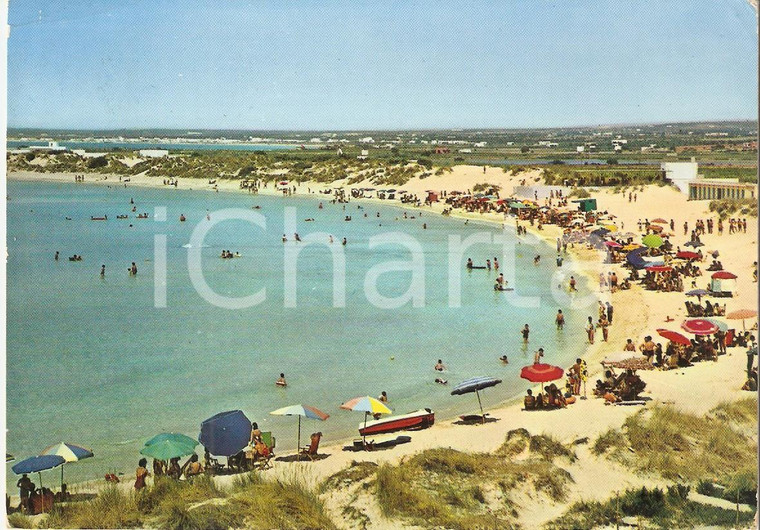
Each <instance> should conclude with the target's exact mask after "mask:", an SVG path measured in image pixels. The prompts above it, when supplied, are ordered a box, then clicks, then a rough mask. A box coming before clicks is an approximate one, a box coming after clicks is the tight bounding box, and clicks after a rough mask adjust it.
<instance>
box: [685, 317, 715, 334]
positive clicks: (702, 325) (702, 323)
mask: <svg viewBox="0 0 760 530" xmlns="http://www.w3.org/2000/svg"><path fill="white" fill-rule="evenodd" d="M681 328H682V329H683V330H685V331H687V332H689V333H691V334H693V335H712V334H713V333H715V332H716V331H718V326H716V325H715V324H713V323H712V322H710V321H709V320H705V319H704V318H691V319H689V320H685V321H684V322H683V324H681Z"/></svg>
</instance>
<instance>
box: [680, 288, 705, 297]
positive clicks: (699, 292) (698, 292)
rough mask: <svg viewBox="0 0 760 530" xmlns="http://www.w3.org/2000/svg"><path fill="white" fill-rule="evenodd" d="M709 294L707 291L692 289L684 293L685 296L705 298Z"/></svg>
mask: <svg viewBox="0 0 760 530" xmlns="http://www.w3.org/2000/svg"><path fill="white" fill-rule="evenodd" d="M708 294H710V291H708V290H707V289H693V290H691V291H689V292H688V293H686V296H707V295H708Z"/></svg>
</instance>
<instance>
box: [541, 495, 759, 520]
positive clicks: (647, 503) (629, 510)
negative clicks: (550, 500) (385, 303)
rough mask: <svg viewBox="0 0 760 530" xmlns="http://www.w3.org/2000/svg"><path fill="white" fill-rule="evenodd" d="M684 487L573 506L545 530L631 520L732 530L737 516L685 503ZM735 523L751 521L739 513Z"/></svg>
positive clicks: (744, 513) (735, 513)
mask: <svg viewBox="0 0 760 530" xmlns="http://www.w3.org/2000/svg"><path fill="white" fill-rule="evenodd" d="M688 491H689V490H688V487H685V486H679V485H676V486H671V487H669V488H667V490H662V489H659V488H652V489H647V488H639V489H631V490H626V491H624V492H623V493H622V494H620V495H617V496H613V497H611V498H610V499H608V500H606V501H604V502H596V501H592V502H588V501H580V502H576V503H574V504H573V505H571V506H570V508H568V510H567V511H566V512H565V513H564V514H563V515H562V516H560V517H559V518H557V519H555V520H554V521H552V522H550V523H548V524H547V525H546V526H545V528H547V530H560V529H562V530H566V529H570V528H572V529H575V528H578V529H581V528H596V527H601V526H606V525H615V524H617V523H620V522H621V520H622V518H624V517H634V518H637V519H639V520H640V521H641V523H642V524H645V527H647V528H652V527H654V528H663V529H670V528H695V527H706V526H721V527H726V528H731V527H734V525H735V524H736V522H737V512H736V511H734V510H727V509H724V508H719V507H716V506H711V505H707V504H701V503H698V502H694V501H691V500H689V499H688V497H687V496H688ZM738 519H739V521H738V522H739V523H740V524H741V523H748V522H750V521H752V520H753V514H752V513H751V512H746V511H744V512H739V515H738Z"/></svg>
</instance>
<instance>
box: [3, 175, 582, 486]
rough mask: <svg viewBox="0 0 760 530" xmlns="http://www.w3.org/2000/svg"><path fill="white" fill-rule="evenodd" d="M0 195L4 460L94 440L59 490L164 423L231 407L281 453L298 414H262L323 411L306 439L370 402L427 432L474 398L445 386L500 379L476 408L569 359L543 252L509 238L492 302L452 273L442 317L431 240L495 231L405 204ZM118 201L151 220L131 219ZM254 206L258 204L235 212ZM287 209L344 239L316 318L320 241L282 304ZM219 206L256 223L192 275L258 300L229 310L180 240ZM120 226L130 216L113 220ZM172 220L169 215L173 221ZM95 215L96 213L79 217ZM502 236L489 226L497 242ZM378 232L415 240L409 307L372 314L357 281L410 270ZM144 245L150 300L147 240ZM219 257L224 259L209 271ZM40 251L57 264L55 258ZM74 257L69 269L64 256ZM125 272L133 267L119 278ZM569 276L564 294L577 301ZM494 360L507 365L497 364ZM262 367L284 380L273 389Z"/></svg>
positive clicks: (76, 189) (351, 422) (443, 292)
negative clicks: (416, 290)
mask: <svg viewBox="0 0 760 530" xmlns="http://www.w3.org/2000/svg"><path fill="white" fill-rule="evenodd" d="M8 195H9V200H8V202H7V206H8V236H7V237H8V241H7V244H8V268H7V403H6V404H7V428H8V431H7V450H8V452H10V453H12V454H14V455H15V456H16V457H17V458H18V459H20V458H24V457H26V456H30V455H34V454H37V453H38V452H39V451H40V450H42V449H43V448H44V447H46V446H47V445H50V444H52V443H54V442H58V441H67V442H72V443H76V444H81V445H84V446H87V447H90V448H92V449H93V451H94V452H95V455H96V456H95V458H92V459H89V460H85V461H83V462H79V463H76V464H73V465H68V466H66V470H65V473H66V477H67V481H70V482H75V481H81V480H89V479H93V478H97V477H102V476H103V475H104V474H105V473H106V472H125V473H131V472H133V471H134V468H135V466H136V463H137V460H138V459H139V455H138V450H139V449H140V448H141V447H142V444H143V443H144V441H145V440H146V439H147V438H149V437H150V436H152V435H154V434H157V433H159V432H163V431H176V432H182V433H185V434H188V435H190V436H193V437H197V434H198V430H199V425H200V422H201V421H202V420H204V419H205V418H207V417H209V416H211V415H213V414H215V413H217V412H220V411H223V410H229V409H237V408H240V409H242V410H243V411H244V412H245V413H246V414H247V415H248V417H249V418H251V419H252V420H254V421H257V422H258V423H259V426H260V427H261V428H262V430H272V431H274V433H275V436H276V437H277V440H278V442H277V445H278V450H279V453H280V454H282V453H284V452H285V451H287V450H289V449H293V448H295V444H296V442H295V430H296V425H295V424H296V419H295V418H287V417H286V418H282V417H274V416H270V415H269V414H268V412H269V411H272V410H275V409H277V408H279V407H282V406H285V405H289V404H295V403H305V404H309V405H313V406H315V407H317V408H319V409H321V410H323V411H325V412H327V413H328V414H330V415H331V417H330V418H329V419H328V420H327V421H326V422H313V421H311V420H304V422H303V423H304V424H303V438H304V439H305V438H306V437H307V436H308V434H309V433H310V432H313V431H316V430H320V431H322V432H323V433H324V438H323V440H324V442H325V443H327V444H330V443H333V442H336V441H338V440H341V439H350V438H351V437H353V436H355V435H356V427H357V425H358V424H359V422H360V421H361V420H362V417H363V416H362V414H361V413H352V412H348V411H344V410H340V409H339V408H338V406H339V405H340V403H342V402H343V401H346V400H348V399H350V398H353V397H356V396H359V395H366V394H369V395H372V396H377V395H379V394H380V392H381V391H382V390H385V391H387V393H388V396H389V397H390V406H391V407H392V408H393V409H394V410H395V411H396V412H398V413H405V412H408V411H411V410H416V409H418V408H421V407H431V408H433V409H434V410H435V411H436V415H437V418H438V419H439V420H440V419H443V418H447V417H452V416H453V415H455V414H461V413H471V412H474V411H476V410H477V400H476V398H475V396H474V395H465V396H451V395H450V394H449V393H450V391H451V389H452V387H453V386H454V385H455V384H457V383H458V382H460V381H462V380H464V379H467V378H469V377H473V376H478V375H491V376H497V377H500V378H502V379H503V380H504V382H503V384H501V385H499V386H497V387H495V388H492V389H488V390H486V391H485V392H483V393H482V398H483V404H484V406H486V407H492V406H494V405H496V404H498V403H500V402H503V401H505V400H507V399H509V398H511V397H513V396H515V395H518V394H521V393H523V392H524V390H525V388H526V387H527V386H528V384H527V382H525V381H523V380H521V379H519V371H520V368H521V367H522V366H523V365H524V364H526V363H528V362H531V361H532V356H533V351H534V350H535V349H537V348H538V347H540V346H543V347H544V348H545V350H546V360H547V362H550V363H552V364H558V365H560V366H569V365H570V364H571V363H572V361H573V360H574V359H575V357H577V356H578V355H579V354H580V353H581V351H582V349H583V344H584V332H583V322H584V320H585V317H586V314H585V312H579V313H577V314H574V313H573V312H571V311H570V310H569V309H567V308H566V310H565V313H566V320H567V323H566V327H565V330H564V331H563V332H558V331H557V330H556V329H555V326H554V324H553V322H554V315H555V314H556V311H557V308H558V305H557V303H556V302H555V301H554V300H553V299H552V297H551V296H550V294H549V287H550V285H551V283H552V281H553V280H552V274H554V273H555V271H556V270H557V267H556V265H555V263H554V259H553V258H554V255H555V252H554V249H553V248H552V247H551V246H549V245H546V244H545V243H542V242H539V241H538V240H536V239H534V238H528V239H527V240H526V241H524V242H521V243H520V244H519V245H517V249H518V250H517V253H516V256H515V265H514V274H515V279H514V281H513V282H510V286H512V287H515V288H516V293H498V292H494V291H493V289H492V286H493V283H494V278H495V276H496V273H495V272H494V271H490V272H489V271H485V270H475V271H471V272H465V271H464V270H463V271H462V275H461V276H462V281H461V307H449V291H448V289H449V286H448V283H449V282H448V276H449V273H448V259H449V251H448V248H449V247H448V244H449V243H448V241H449V237H450V236H461V237H467V236H470V235H472V234H475V233H478V232H485V233H489V232H490V233H493V234H496V233H499V232H501V230H500V228H499V227H498V226H496V225H486V224H479V223H475V222H470V223H469V224H467V225H465V224H464V222H463V221H462V220H457V219H450V218H446V217H442V216H440V215H434V214H432V213H424V214H423V215H422V217H420V216H419V213H418V212H415V211H412V210H409V211H408V212H407V214H408V217H411V216H415V217H416V219H411V218H407V219H404V218H403V213H404V210H403V209H400V208H396V207H393V206H385V205H376V204H370V203H363V204H362V203H356V202H351V203H349V204H348V205H345V210H344V206H343V205H340V204H331V203H329V202H328V201H327V200H324V199H323V202H324V208H323V209H319V208H318V203H319V199H320V198H319V197H318V196H316V195H314V196H309V197H291V198H281V197H271V196H252V195H246V194H242V193H241V194H237V193H213V192H208V191H189V190H188V191H183V190H175V189H163V188H162V189H148V188H137V187H133V188H126V189H125V188H124V187H118V186H114V187H113V188H109V187H106V186H100V185H88V184H79V185H75V184H73V183H65V184H57V183H37V182H35V183H32V182H19V181H9V182H8ZM130 199H133V200H134V203H135V206H136V208H137V212H148V213H149V214H150V215H151V218H150V219H145V220H143V219H139V220H138V219H135V217H134V216H135V215H136V214H134V213H132V212H131V211H130V210H131V204H130ZM253 205H259V206H260V207H261V208H260V209H258V210H252V209H251V207H252V206H253ZM286 206H288V207H295V211H296V217H297V219H298V225H297V229H298V232H299V233H300V234H301V235H302V236H305V235H307V234H310V233H313V232H317V231H319V232H326V233H329V234H332V235H334V237H335V241H336V242H335V243H334V244H335V245H337V244H339V242H340V240H341V239H342V238H343V237H346V238H347V240H348V244H347V245H346V247H345V259H346V304H345V307H338V308H335V307H333V303H332V292H333V291H332V288H333V285H332V281H331V280H332V270H333V269H332V259H331V253H330V252H331V251H330V249H329V248H328V245H310V246H306V247H305V249H304V250H302V252H301V254H300V256H299V258H298V272H297V274H298V276H297V282H298V289H297V306H296V307H285V304H284V287H283V283H284V278H283V277H284V272H283V270H284V268H283V262H284V257H283V256H284V251H283V244H282V241H281V238H282V234H283V232H284V228H283V219H284V217H283V214H284V208H285V207H286ZM357 206H361V208H358V207H357ZM157 207H166V211H167V220H166V221H165V222H158V221H156V220H154V218H153V214H154V212H155V208H157ZM224 208H240V209H242V210H244V211H247V212H253V211H256V212H258V213H260V214H262V215H263V216H264V217H265V218H266V230H263V229H260V228H254V227H253V226H251V225H250V224H248V223H245V222H242V221H225V222H223V223H219V224H218V225H216V226H215V227H214V228H213V229H212V230H211V231H210V232H209V233H208V236H207V238H206V240H205V246H204V247H203V249H202V255H203V267H202V270H203V273H204V277H205V279H206V281H207V282H208V284H209V285H210V286H211V287H212V288H213V289H214V290H215V291H217V292H218V293H221V294H224V295H225V296H236V297H237V296H245V295H249V294H252V293H255V292H256V291H258V290H260V289H261V288H266V299H265V301H264V302H263V303H261V304H260V305H256V306H253V307H250V308H247V309H237V310H231V309H224V308H220V307H215V306H214V305H211V304H209V303H208V302H207V301H206V300H204V298H203V297H201V296H200V295H199V294H198V292H196V290H195V289H194V287H193V285H192V283H191V281H190V275H189V273H188V249H187V248H186V245H187V244H188V242H189V241H190V237H191V234H192V232H193V230H194V229H195V227H196V225H197V223H198V221H200V220H202V219H204V218H205V217H206V215H207V214H209V215H210V216H211V218H212V219H213V218H214V216H215V215H216V212H217V211H218V210H221V209H224ZM365 212H366V213H367V217H364V213H365ZM378 213H379V215H380V217H378V216H377V215H378ZM120 214H128V215H130V218H129V219H126V220H117V219H116V216H117V215H120ZM180 214H184V215H185V216H186V217H187V219H188V220H187V222H185V223H180V222H179V221H178V218H179V216H180ZM101 215H107V216H108V220H107V221H91V220H90V216H101ZM346 215H350V216H351V217H352V221H350V222H347V221H345V220H344V218H345V216H346ZM67 217H69V218H70V219H71V220H67V219H66V218H67ZM307 218H313V219H314V221H313V222H304V219H307ZM423 223H426V224H427V229H423V228H422V224H423ZM130 224H132V225H133V226H132V227H130ZM513 224H514V223H513V221H509V222H508V223H507V225H508V226H507V229H506V230H505V232H506V234H507V235H508V237H510V238H514V237H515V236H514V231H513V229H512V226H513ZM391 231H394V232H401V233H404V234H407V235H409V236H411V237H413V238H414V239H415V240H416V241H418V242H419V243H420V245H421V247H422V249H423V255H424V268H425V304H424V306H423V307H412V305H411V304H406V305H404V306H403V307H400V308H397V309H381V308H378V307H375V306H374V305H372V304H370V303H369V302H368V300H367V297H366V295H365V289H364V282H365V277H366V275H367V271H369V270H370V269H371V268H373V267H375V266H377V265H379V264H383V263H387V262H389V261H392V260H396V261H398V260H401V261H408V260H409V259H410V258H409V252H408V251H407V250H405V249H404V248H402V247H399V246H394V245H386V246H380V247H376V248H372V249H370V247H369V244H368V241H369V238H370V237H371V236H373V235H378V234H383V233H387V232H391ZM162 234H164V235H165V236H166V242H167V244H166V246H167V253H166V257H167V275H166V278H167V283H166V298H167V303H166V306H167V307H164V308H156V307H154V281H153V280H154V260H155V255H154V239H155V238H154V236H156V235H159V236H160V235H162ZM288 236H289V237H292V236H291V234H288ZM222 249H228V250H231V251H232V252H240V253H241V255H242V257H239V258H234V259H221V258H219V254H220V252H221V250H222ZM56 251H59V252H60V260H59V261H55V260H54V259H53V256H54V254H55V252H56ZM500 252H501V248H500V247H499V246H497V245H486V244H479V245H476V246H474V247H472V248H471V249H470V250H469V251H468V252H466V254H465V258H464V259H466V257H468V256H471V257H472V258H473V260H474V261H475V262H476V263H482V262H484V261H485V259H486V258H488V257H490V258H493V256H497V255H498V256H500ZM74 254H79V255H81V256H83V261H81V262H70V261H68V259H67V258H68V257H69V256H71V255H74ZM536 254H541V255H542V256H544V259H543V261H542V263H541V264H540V265H539V266H534V265H533V256H534V255H536ZM500 259H501V258H500ZM133 261H134V262H136V264H137V266H138V274H137V275H136V276H129V275H128V274H127V267H128V266H129V265H130V263H131V262H133ZM102 264H105V265H106V274H105V277H104V278H101V277H100V275H99V272H100V267H101V265H102ZM569 265H570V262H569V261H566V262H565V265H564V267H563V269H567V268H568V266H569ZM461 267H462V269H464V260H463V261H462V263H461ZM568 274H569V270H568ZM410 279H411V273H410V272H408V271H396V272H386V273H384V274H380V275H379V277H378V280H377V284H378V290H379V291H380V293H382V294H383V295H385V296H389V297H390V296H399V295H400V294H402V293H403V292H404V291H406V289H407V286H408V285H409V283H410ZM555 280H556V279H555ZM583 282H584V280H583V279H580V287H581V290H582V291H584V290H585V291H587V287H586V286H585V285H584V284H583ZM516 294H519V295H522V296H536V297H540V299H541V303H540V305H539V307H537V308H521V307H514V306H513V305H512V304H510V297H514V296H516ZM525 323H528V324H530V327H531V330H532V332H531V338H530V344H529V345H528V347H527V348H524V347H523V344H522V338H521V335H520V329H521V328H522V326H523V325H524V324H525ZM503 354H507V355H508V356H509V360H510V363H509V364H508V365H503V364H502V363H500V362H499V360H498V357H499V356H501V355H503ZM439 358H441V359H443V361H444V363H445V364H446V365H447V366H448V371H447V372H446V373H444V374H443V377H445V378H446V379H448V381H449V385H448V386H442V385H438V384H436V383H435V382H434V380H435V378H436V377H438V376H440V375H441V374H439V373H438V372H435V371H434V370H433V365H434V364H435V362H436V360H437V359H439ZM280 372H284V373H285V375H286V377H287V380H288V383H289V385H288V387H287V388H278V387H276V386H275V385H274V381H275V379H276V378H277V376H278V375H279V373H280ZM8 473H9V476H8V481H7V484H8V486H9V487H10V488H11V489H14V490H15V481H16V477H15V476H14V475H13V474H12V473H11V472H10V466H9V467H8ZM57 473H58V472H57V471H54V472H51V473H48V475H47V476H44V477H43V478H44V481H45V482H46V484H47V483H50V484H55V483H56V481H57V480H59V479H58V475H57Z"/></svg>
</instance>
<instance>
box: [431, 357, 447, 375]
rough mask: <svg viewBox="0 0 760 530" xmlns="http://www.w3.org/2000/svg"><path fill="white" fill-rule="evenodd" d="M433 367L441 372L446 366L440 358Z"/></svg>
mask: <svg viewBox="0 0 760 530" xmlns="http://www.w3.org/2000/svg"><path fill="white" fill-rule="evenodd" d="M433 369H434V370H437V371H439V372H443V371H444V370H445V369H446V366H445V365H444V364H443V361H442V360H441V359H438V362H437V363H436V364H435V366H434V367H433Z"/></svg>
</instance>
